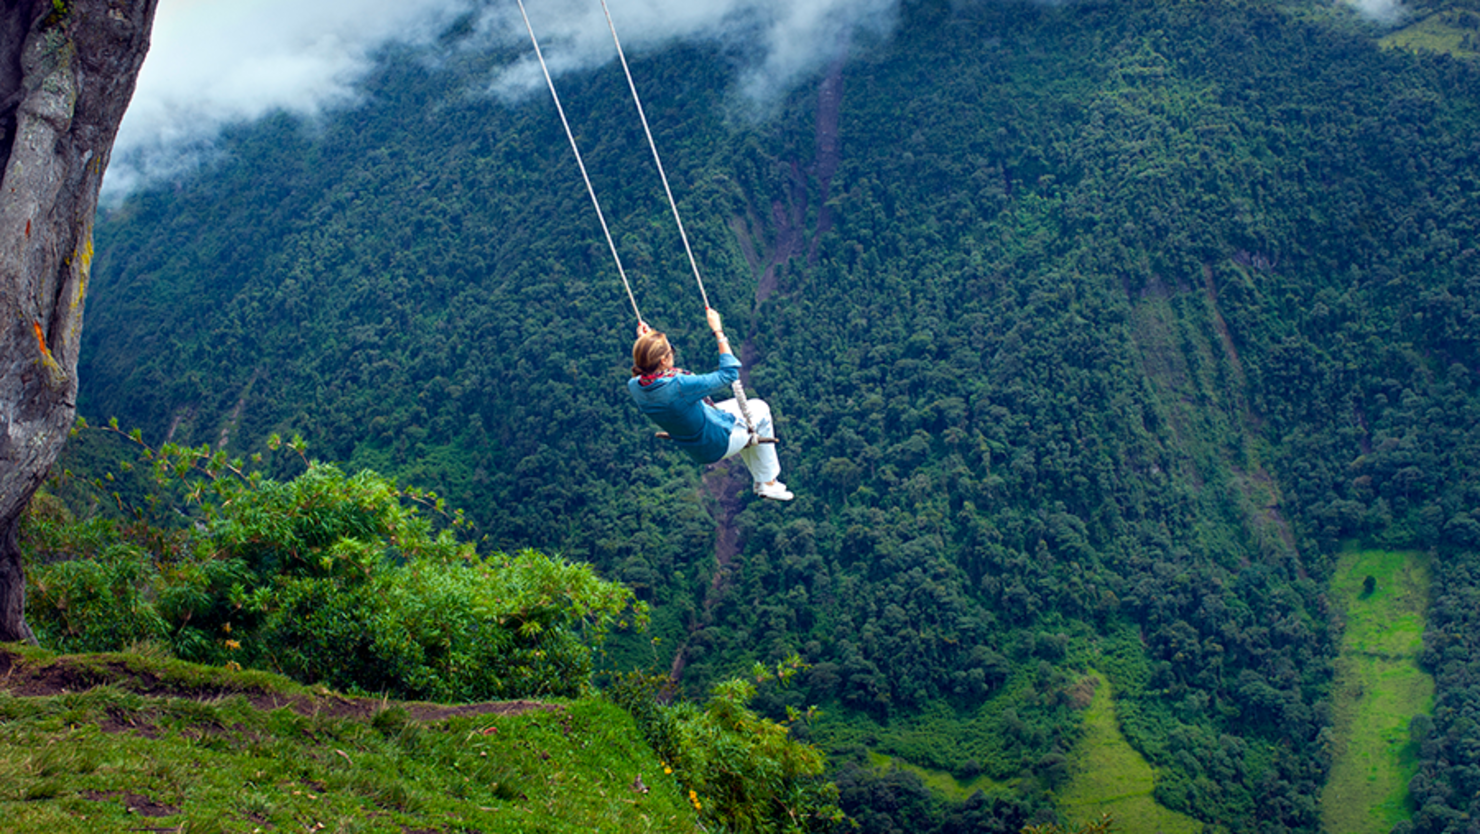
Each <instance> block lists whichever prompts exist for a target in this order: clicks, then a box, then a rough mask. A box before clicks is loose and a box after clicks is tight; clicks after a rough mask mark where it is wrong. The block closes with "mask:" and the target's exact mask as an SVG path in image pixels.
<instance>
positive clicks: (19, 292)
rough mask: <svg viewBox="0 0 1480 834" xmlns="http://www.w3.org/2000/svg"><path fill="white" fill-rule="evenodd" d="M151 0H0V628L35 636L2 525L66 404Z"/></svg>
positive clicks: (12, 543)
mask: <svg viewBox="0 0 1480 834" xmlns="http://www.w3.org/2000/svg"><path fill="white" fill-rule="evenodd" d="M157 5H158V0H0V171H3V173H0V194H3V197H0V316H3V318H0V641H17V640H27V641H31V642H35V638H34V636H33V635H32V634H31V630H30V628H28V627H27V626H26V620H25V589H26V583H25V574H24V571H23V569H22V566H21V560H20V548H19V546H18V544H17V542H16V528H17V526H18V524H19V521H20V516H21V513H22V512H23V511H24V510H25V507H26V504H27V503H28V502H29V501H30V500H31V496H32V495H33V494H34V493H35V492H36V488H37V487H38V486H39V485H40V484H41V482H42V481H43V480H44V479H45V477H46V474H47V471H48V470H49V469H50V468H51V465H52V463H54V462H55V461H56V458H57V455H58V454H59V453H60V452H61V447H62V444H63V442H64V441H65V440H66V437H67V432H68V430H69V429H70V428H71V426H72V421H73V418H74V417H75V415H76V411H77V352H78V345H79V342H80V340H81V334H82V308H83V299H84V297H85V295H86V292H87V280H88V270H89V268H90V266H91V262H92V227H93V217H94V215H95V213H96V211H97V205H98V187H99V186H100V185H101V184H102V181H103V171H104V170H105V169H106V168H107V166H108V158H109V156H110V154H111V153H112V149H113V139H114V137H115V136H116V135H117V133H118V124H119V122H120V121H121V120H122V119H123V112H124V109H125V108H126V107H127V106H128V102H129V99H130V98H131V97H132V96H133V92H134V83H135V80H136V79H137V78H138V73H139V67H140V66H142V65H143V63H144V55H145V53H147V52H148V50H149V34H150V29H151V28H152V26H153V23H154V11H155V8H156V6H157Z"/></svg>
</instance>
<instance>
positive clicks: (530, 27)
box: [517, 0, 709, 322]
mask: <svg viewBox="0 0 1480 834" xmlns="http://www.w3.org/2000/svg"><path fill="white" fill-rule="evenodd" d="M517 2H518V3H519V14H520V15H522V16H523V17H524V28H525V29H528V30H529V40H530V43H533V44H534V54H535V57H536V58H538V59H539V61H540V71H541V72H543V73H544V74H545V84H546V85H548V86H549V88H550V98H552V99H554V100H555V110H556V111H557V112H558V113H560V124H561V125H563V126H564V127H565V138H566V139H569V140H570V149H571V151H573V152H574V153H575V155H576V165H577V166H579V167H580V169H581V179H583V180H585V182H586V193H587V194H590V195H591V205H593V206H595V207H596V218H597V219H598V220H600V221H601V232H602V234H604V235H606V245H607V246H609V247H611V250H612V260H613V261H616V264H617V274H618V275H620V276H621V277H622V286H623V287H626V288H627V300H628V301H631V302H632V312H633V314H634V315H636V316H637V320H638V321H639V322H641V321H642V320H643V318H642V311H641V310H638V309H637V297H636V296H635V295H633V294H632V284H631V283H629V282H628V281H627V271H626V270H625V269H623V268H622V257H621V256H620V255H618V254H617V244H616V242H615V241H613V240H612V233H611V229H610V228H608V227H607V225H606V215H605V214H604V213H603V212H602V211H601V202H600V201H599V200H597V199H596V188H595V187H594V186H592V185H591V177H590V175H589V174H587V173H586V162H585V160H583V159H582V158H581V149H580V148H578V147H576V137H575V134H574V133H572V132H571V130H570V121H569V120H567V119H566V118H565V108H564V107H562V106H561V105H560V94H559V93H556V92H555V81H554V79H552V78H550V68H549V66H547V65H546V64H545V54H544V52H542V51H541V50H540V41H539V39H538V38H536V37H535V36H534V26H533V25H531V24H530V22H529V13H528V12H526V11H525V10H524V0H517ZM603 5H605V0H603ZM608 20H610V17H608ZM625 65H626V64H625V62H624V63H623V66H625ZM629 80H630V76H629ZM644 124H646V122H644ZM651 138H652V137H651V136H649V139H651ZM655 152H656V151H655ZM660 170H661V168H660ZM664 186H665V187H666V186H667V181H666V180H665V181H664ZM670 199H672V198H671V197H670ZM674 211H675V212H677V211H678V209H676V208H675V209H674ZM680 228H682V227H680ZM684 245H685V246H687V245H688V242H687V241H685V242H684ZM692 257H693V256H692V255H691V256H690V258H691V259H692ZM695 269H696V270H697V269H698V268H697V267H695ZM699 289H700V292H701V293H702V292H703V289H704V287H703V285H702V284H701V285H700V287H699ZM708 304H709V302H708V301H707V300H706V301H705V306H708Z"/></svg>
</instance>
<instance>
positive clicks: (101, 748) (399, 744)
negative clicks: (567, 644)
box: [0, 650, 699, 834]
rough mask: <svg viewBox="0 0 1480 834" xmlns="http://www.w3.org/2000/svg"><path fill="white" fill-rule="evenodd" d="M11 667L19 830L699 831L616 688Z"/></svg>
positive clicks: (1, 772) (7, 660) (0, 768)
mask: <svg viewBox="0 0 1480 834" xmlns="http://www.w3.org/2000/svg"><path fill="white" fill-rule="evenodd" d="M5 667H8V669H7V672H6V673H0V819H4V820H5V825H4V828H5V830H6V831H7V832H48V834H52V833H53V832H55V833H56V834H66V832H86V834H93V833H94V832H101V831H124V830H171V831H184V832H203V831H204V832H216V831H243V832H252V831H266V830H283V831H287V830H299V831H302V830H309V831H341V832H381V831H384V832H398V834H399V832H404V831H440V832H454V831H468V832H471V831H482V832H486V834H495V833H496V832H508V834H514V833H515V832H519V833H520V834H535V832H549V834H561V833H562V832H572V833H573V832H582V833H583V834H585V832H611V834H625V833H626V832H696V831H698V830H699V829H698V826H697V821H696V819H695V815H694V812H693V810H692V809H691V808H690V807H689V806H688V805H687V803H686V802H684V800H683V797H682V796H681V795H680V793H679V790H678V787H677V785H676V784H674V783H673V782H672V779H671V777H665V776H664V775H663V770H662V766H661V765H660V764H659V762H658V761H657V758H656V757H655V755H654V754H653V753H652V751H651V750H650V748H648V746H647V745H646V744H645V743H644V742H643V740H642V737H641V735H640V734H639V732H638V730H637V728H636V726H635V725H634V724H633V722H632V719H631V716H629V715H628V714H627V713H626V712H624V711H622V710H621V709H619V708H617V707H615V706H613V705H611V704H609V703H607V702H605V701H602V700H600V699H595V698H592V699H580V700H574V701H563V702H561V703H559V704H550V705H540V706H537V707H536V708H532V709H528V711H525V712H522V713H521V714H498V713H497V712H494V711H483V712H479V711H478V710H479V709H480V708H448V707H436V706H433V705H422V704H395V703H387V702H379V701H357V700H355V699H347V698H343V697H342V696H338V695H335V694H333V693H328V692H324V691H323V690H315V689H306V688H304V687H299V686H296V685H294V684H292V683H289V682H287V681H284V680H282V679H278V678H274V677H273V676H270V675H263V674H261V673H252V674H248V675H242V674H237V675H233V674H232V673H225V672H219V671H217V670H213V669H210V668H207V667H192V666H190V665H189V664H180V663H177V662H166V661H150V660H147V659H140V658H136V657H129V656H126V655H106V656H78V657H52V656H48V655H46V654H44V653H39V652H35V651H31V650H27V651H24V652H20V651H15V650H11V651H5V650H0V668H5ZM120 670H123V671H120ZM110 678H111V680H110ZM62 679H66V680H67V681H68V682H70V684H71V686H72V687H80V689H81V691H77V690H76V689H73V690H72V691H62V688H61V687H57V686H55V685H54V684H55V683H56V682H57V681H59V680H62ZM48 682H50V684H48ZM37 691H44V692H45V694H34V695H33V694H26V693H27V692H37ZM275 705H276V706H275ZM486 709H487V710H492V709H493V708H492V705H488V706H487V707H486ZM499 709H500V710H504V711H505V712H506V713H513V712H517V710H516V709H513V708H508V709H505V708H504V707H500V708H499ZM639 775H640V776H641V777H642V780H643V782H644V783H645V784H646V785H647V786H648V787H649V789H650V792H648V793H641V792H639V791H638V790H636V789H634V779H635V778H636V777H638V776H639Z"/></svg>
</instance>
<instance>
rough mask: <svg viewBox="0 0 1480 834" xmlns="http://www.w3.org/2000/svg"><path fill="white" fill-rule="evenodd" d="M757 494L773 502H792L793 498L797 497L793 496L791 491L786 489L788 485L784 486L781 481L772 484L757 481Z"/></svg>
mask: <svg viewBox="0 0 1480 834" xmlns="http://www.w3.org/2000/svg"><path fill="white" fill-rule="evenodd" d="M755 494H756V495H759V496H760V497H762V498H769V499H771V500H772V501H790V500H791V499H792V498H794V497H795V496H793V495H792V494H791V491H790V490H788V489H787V488H786V484H783V483H781V482H780V481H777V482H775V483H772V484H767V483H762V482H761V481H756V482H755Z"/></svg>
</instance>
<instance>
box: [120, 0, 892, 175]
mask: <svg viewBox="0 0 1480 834" xmlns="http://www.w3.org/2000/svg"><path fill="white" fill-rule="evenodd" d="M897 2H898V0H608V4H609V6H610V9H611V15H612V19H613V22H614V23H615V26H616V29H617V33H618V35H620V37H621V40H622V46H623V48H624V49H626V50H627V51H628V52H629V53H632V54H638V53H641V52H642V51H643V50H648V49H654V48H660V47H662V46H665V45H667V44H670V43H673V42H676V41H680V40H703V41H708V42H722V43H725V44H726V46H727V47H728V48H729V49H730V50H731V51H732V52H734V53H735V54H738V55H739V56H741V58H742V60H743V62H744V63H745V65H746V66H747V67H748V68H747V69H746V70H745V71H744V72H743V73H742V74H741V76H740V78H739V80H738V85H739V90H740V92H741V93H742V94H744V95H745V96H747V97H748V98H750V99H751V100H753V101H756V102H761V103H764V102H766V101H768V100H770V99H773V98H775V97H776V96H777V94H778V93H779V92H782V91H784V90H785V89H786V88H787V87H788V86H789V85H790V84H792V83H794V82H795V81H796V80H797V79H798V78H799V77H801V76H802V75H804V74H806V73H808V72H810V71H812V70H814V69H816V68H817V67H818V66H820V65H822V64H824V63H826V62H827V61H828V60H830V59H831V58H832V57H833V56H834V55H835V54H837V50H838V49H839V48H840V46H841V45H842V44H846V43H847V42H849V39H850V38H852V37H853V36H855V35H857V34H859V33H870V34H874V35H887V33H888V31H889V30H890V28H891V27H892V25H893V20H894V12H895V7H896V4H897ZM525 5H526V7H527V8H528V11H529V16H530V20H531V24H532V25H533V26H534V29H535V33H536V35H538V36H539V38H540V45H541V47H542V49H543V50H544V52H545V57H546V60H547V61H548V62H549V63H550V66H551V70H552V72H553V73H555V74H556V77H557V78H558V77H559V74H560V73H562V72H568V71H571V70H574V69H586V68H591V67H596V66H601V65H603V64H605V63H607V62H610V61H612V60H614V59H615V57H616V51H615V46H614V45H613V43H612V38H611V34H610V31H609V30H608V28H607V23H606V17H605V16H604V14H603V12H602V7H601V0H525ZM468 13H472V14H474V15H475V18H476V23H475V26H474V31H475V36H474V37H473V38H471V39H470V45H469V46H468V48H480V47H486V46H490V45H493V44H499V45H506V44H509V43H516V42H517V43H522V44H528V42H529V35H528V32H527V30H526V29H525V28H524V22H523V19H522V18H521V17H520V14H519V8H518V5H517V4H516V2H515V0H311V2H304V0H160V3H159V10H158V12H157V15H156V18H155V23H154V33H153V43H152V46H151V48H150V51H149V55H148V57H147V59H146V60H145V62H144V67H143V69H142V70H141V72H140V74H139V82H138V87H137V89H136V91H135V93H134V98H133V101H132V102H131V103H130V105H129V109H128V111H127V113H126V114H125V116H124V120H123V124H122V125H121V126H120V129H119V134H118V139H117V141H116V143H115V145H114V151H113V157H112V162H111V164H110V166H109V170H108V174H107V178H106V181H105V183H104V198H105V200H108V199H110V198H111V199H112V200H116V199H119V198H121V197H122V196H126V195H127V194H128V193H129V192H131V191H133V190H135V189H137V188H139V187H140V186H142V185H145V184H148V183H151V182H156V181H159V180H162V179H169V178H174V177H177V176H179V175H181V174H183V173H185V172H188V171H189V170H191V169H193V168H194V167H195V166H197V165H199V164H200V162H201V161H202V160H205V159H208V158H209V157H210V155H211V154H212V153H213V147H214V140H215V139H216V137H217V136H218V135H219V133H220V131H221V129H222V127H224V126H225V125H228V124H231V123H233V122H239V121H249V120H252V119H256V118H259V117H261V116H263V115H266V114H268V113H270V112H273V111H276V110H286V111H288V112H290V113H295V114H299V115H303V116H308V117H312V116H315V115H318V114H320V113H323V112H325V111H326V110H327V109H331V108H336V107H345V106H352V105H353V104H354V103H355V102H356V101H357V100H358V92H357V89H356V85H357V82H358V81H359V80H360V79H361V78H363V77H364V75H365V73H366V72H367V71H368V70H369V68H370V66H371V61H372V57H373V55H374V53H375V50H376V49H377V48H379V47H381V46H383V45H385V44H387V43H390V42H396V41H399V42H408V43H425V42H427V41H429V40H430V39H432V38H434V37H435V36H436V34H437V33H439V32H441V31H445V29H446V27H447V26H448V25H450V24H451V23H452V22H453V21H454V20H456V19H457V18H458V17H459V16H461V15H464V14H468ZM543 90H544V87H543V77H542V76H541V75H540V73H539V68H538V65H537V64H535V63H534V58H533V49H532V48H531V49H530V50H529V51H528V52H527V53H526V54H525V58H523V59H521V60H519V61H517V62H515V63H514V64H513V65H511V66H509V67H506V68H504V69H502V70H500V71H498V72H496V73H495V74H494V75H492V76H491V77H490V78H489V79H488V85H487V89H486V92H487V93H488V94H489V95H490V96H493V97H496V98H502V99H511V98H519V97H522V96H526V95H530V94H540V95H544V91H543Z"/></svg>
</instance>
